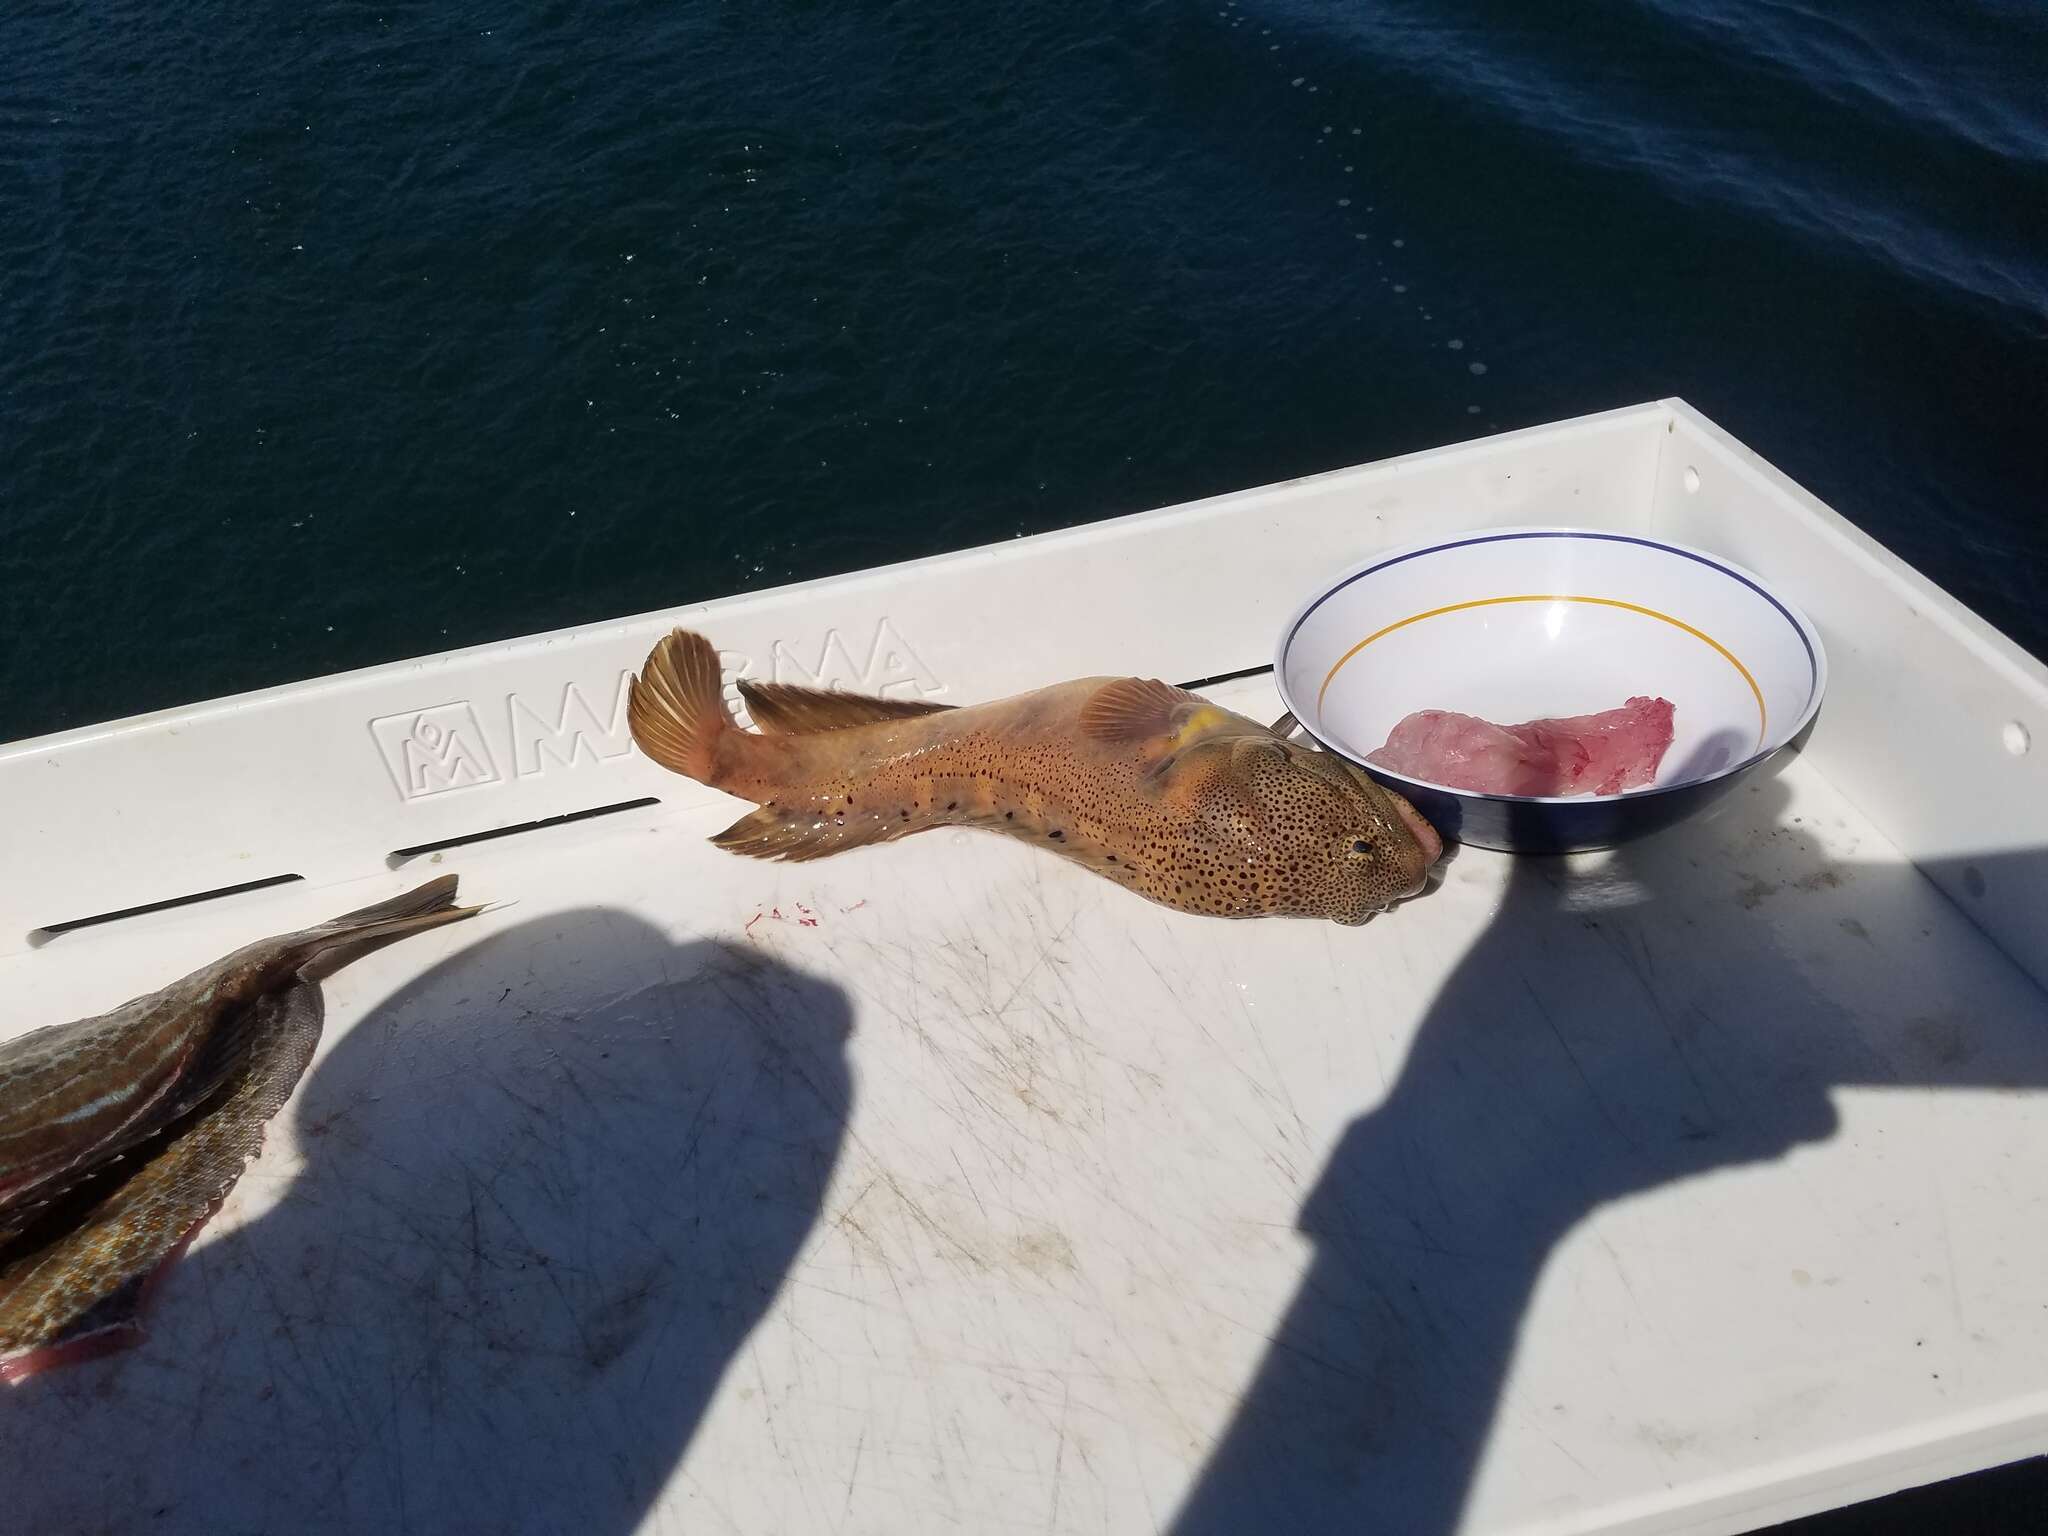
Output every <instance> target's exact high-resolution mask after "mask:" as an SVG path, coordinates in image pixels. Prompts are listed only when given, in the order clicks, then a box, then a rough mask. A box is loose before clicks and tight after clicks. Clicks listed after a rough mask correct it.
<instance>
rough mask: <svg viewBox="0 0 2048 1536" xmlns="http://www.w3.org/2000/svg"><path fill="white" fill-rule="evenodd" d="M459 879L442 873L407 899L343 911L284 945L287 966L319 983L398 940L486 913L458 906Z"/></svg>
mask: <svg viewBox="0 0 2048 1536" xmlns="http://www.w3.org/2000/svg"><path fill="white" fill-rule="evenodd" d="M456 878H457V877H456V876H454V875H442V876H441V877H440V878H439V879H435V880H429V881H428V882H427V883H426V884H425V885H419V886H414V887H413V888H412V889H411V890H409V891H407V892H406V893H405V894H404V895H402V896H394V897H392V898H391V899H390V900H389V901H380V902H378V903H376V904H375V905H374V906H368V907H363V908H360V909H359V910H357V911H354V912H344V913H343V914H342V915H341V916H340V917H337V918H332V919H330V920H329V921H327V922H324V923H322V924H320V925H319V926H318V927H316V928H308V929H306V930H305V932H303V933H297V934H294V935H292V936H291V937H290V938H288V939H286V940H284V941H283V945H282V948H283V956H282V958H283V960H284V963H285V964H286V966H287V967H288V968H289V969H291V970H303V971H304V974H305V975H306V976H307V978H308V979H309V980H318V979H319V978H320V977H323V976H331V975H333V974H334V972H336V971H338V970H340V969H341V968H342V967H343V966H345V965H347V964H349V962H351V961H353V960H359V959H361V958H362V957H363V956H364V955H366V954H368V953H369V952H370V951H371V950H373V949H380V948H382V947H383V946H384V945H386V944H389V943H390V942H392V941H393V940H394V939H402V938H405V937H406V936H407V935H409V934H415V933H424V932H426V931H427V929H429V928H439V927H441V926H442V925H443V924H444V923H459V922H461V921H462V920H463V919H464V918H465V917H474V916H476V914H477V913H479V912H481V911H483V910H484V909H483V908H482V907H481V906H475V907H458V906H456V905H455V882H456Z"/></svg>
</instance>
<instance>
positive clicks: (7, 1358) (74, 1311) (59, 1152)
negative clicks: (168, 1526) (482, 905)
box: [0, 875, 480, 1382]
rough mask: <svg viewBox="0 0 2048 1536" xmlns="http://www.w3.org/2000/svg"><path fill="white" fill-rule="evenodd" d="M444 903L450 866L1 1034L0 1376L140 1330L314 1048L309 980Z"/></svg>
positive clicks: (431, 921) (315, 986) (448, 897)
mask: <svg viewBox="0 0 2048 1536" xmlns="http://www.w3.org/2000/svg"><path fill="white" fill-rule="evenodd" d="M454 901H455V876H453V875H444V876H442V877H441V878H440V879H438V880H434V881H431V882H429V883H428V884H426V885H423V886H420V887H419V888H418V889H416V890H413V891H411V892H408V893H407V894H406V895H403V896H399V897H397V898H395V899H394V900H391V901H387V902H383V903H381V904H379V905H377V906H373V907H365V908H363V909H362V910H361V911H359V912H350V913H348V914H347V915H345V916H342V917H337V918H335V919H334V920H333V921H331V922H327V923H322V924H320V925H319V926H318V927H315V928H308V929H305V930H303V931H301V932H298V933H293V934H286V935H283V936H281V937H277V938H270V939H262V940H259V941H258V942H256V943H254V944H250V945H247V946H245V947H244V948H242V949H238V950H236V951H235V952H234V953H233V954H231V955H229V956H228V957H227V958H226V959H224V960H220V961H217V962H215V963H214V964H212V965H209V966H207V967H205V968H204V969H203V970H198V971H194V972H193V973H192V974H191V975H189V976H187V977H185V978H184V979H183V980H181V981H176V982H173V983H172V984H171V985H170V986H167V987H165V988H163V989H162V990H161V991H158V992H152V993H150V994H149V995H148V996H146V997H138V998H136V999H134V1000H133V1001H132V1002H128V1003H124V1004H123V1005H122V1006H121V1007H119V1008H116V1009H115V1010H114V1011H113V1012H111V1013H106V1014H101V1015H100V1016H99V1017H97V1018H91V1019H81V1020H79V1021H77V1022H76V1023H72V1024H56V1025H51V1026H49V1027H47V1028H44V1029H38V1030H32V1031H30V1032H29V1033H28V1034H25V1035H22V1036H19V1037H18V1038H16V1039H13V1040H8V1041H5V1042H0V1381H10V1382H11V1381H17V1380H20V1379H22V1378H24V1377H27V1376H29V1375H32V1374H34V1373H35V1372H37V1371H39V1370H43V1369H46V1368H48V1367H50V1366H53V1365H61V1364H65V1363H68V1362H69V1361H72V1360H75V1359H80V1358H84V1357H86V1356H88V1355H91V1354H97V1353H100V1352H102V1351H103V1350H105V1349H107V1348H117V1347H120V1346H121V1345H122V1344H132V1343H134V1342H136V1341H137V1340H138V1339H139V1338H140V1336H141V1328H140V1324H139V1323H138V1321H137V1316H138V1313H139V1311H140V1307H141V1304H142V1302H143V1300H144V1299H145V1295H146V1292H147V1290H148V1287H149V1285H150V1283H151V1282H152V1281H153V1280H154V1278H155V1277H156V1276H157V1275H158V1274H159V1273H160V1272H161V1271H162V1270H163V1269H165V1268H167V1267H168V1265H169V1263H170V1262H171V1261H172V1260H173V1259H175V1258H176V1256H177V1254H178V1253H179V1251H180V1250H181V1249H182V1248H183V1246H184V1244H185V1243H186V1242H187V1241H188V1240H189V1239H190V1238H191V1237H192V1235H193V1234H194V1233H195V1232H196V1231H197V1230H198V1228H199V1226H200V1224H201V1223H203V1222H204V1221H205V1220H206V1218H207V1217H208V1216H209V1215H211V1214H212V1213H213V1211H214V1210H215V1208H217V1207H218V1206H219V1204H220V1202H221V1200H222V1199H224V1198H225V1197H226V1195H227V1193H228V1191H229V1190H230V1189H231V1188H233V1187H234V1183H235V1181H236V1180H237V1179H238V1178H240V1177H241V1174H242V1170H243V1167H244V1166H245V1165H246V1164H247V1162H248V1160H249V1159H250V1158H252V1157H254V1156H255V1155H256V1153H257V1151H258V1150H259V1148H260V1147H261V1146H262V1141H263V1127H264V1124H265V1122H267V1121H268V1120H269V1119H270V1118H271V1116H273V1115H274V1114H276V1113H277V1111H278V1110H279V1109H281V1108H282V1107H283V1106H284V1103H285V1100H286V1099H288V1098H289V1097H290V1096H291V1093H292V1090H293V1088H294V1087H296V1086H297V1084H298V1081H299V1077H300V1075H301V1074H302V1073H304V1072H305V1070H306V1066H307V1064H308V1063H309V1062H310V1061H311V1060H312V1059H313V1049H314V1047H315V1046H316V1045H317V1044H318V1043H319V1040H320V1028H321V1022H322V1017H323V1003H322V997H321V992H320V978H321V977H322V976H325V975H327V974H330V973H331V972H332V971H333V970H335V969H336V968H337V967H339V966H341V965H345V964H347V963H348V962H349V961H350V960H352V959H355V958H357V957H359V956H360V955H362V954H364V953H366V952H367V951H368V950H370V949H373V948H376V947H378V946H380V945H382V944H385V943H388V942H390V941H392V940H394V939H397V938H402V937H404V936H405V935H407V934H412V933H419V932H422V931H424V930H425V929H428V928H436V927H439V926H440V925H441V924H443V923H452V922H456V921H458V920H460V919H462V918H465V917H468V916H470V915H472V914H473V913H475V912H477V911H479V910H480V909H479V908H476V907H458V906H455V905H454Z"/></svg>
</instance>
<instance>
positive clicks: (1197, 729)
mask: <svg viewBox="0 0 2048 1536" xmlns="http://www.w3.org/2000/svg"><path fill="white" fill-rule="evenodd" d="M1229 723H1230V715H1229V713H1228V712H1227V711H1224V710H1221V709H1218V708H1217V707H1216V706H1215V705H1214V704H1205V705H1203V706H1202V707H1201V708H1200V709H1198V710H1196V711H1195V712H1194V713H1193V714H1191V715H1189V716H1188V719H1187V724H1185V725H1183V726H1182V727H1181V728H1180V729H1179V730H1178V731H1176V732H1175V733H1174V737H1173V745H1174V747H1175V749H1176V750H1178V749H1179V748H1182V747H1185V746H1187V745H1188V743H1190V742H1192V741H1195V740H1196V739H1198V738H1199V737H1202V736H1205V735H1207V734H1208V733H1209V732H1210V731H1213V730H1215V729H1216V728H1217V727H1218V726H1221V725H1228V724H1229Z"/></svg>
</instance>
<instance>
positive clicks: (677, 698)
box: [626, 629, 736, 784]
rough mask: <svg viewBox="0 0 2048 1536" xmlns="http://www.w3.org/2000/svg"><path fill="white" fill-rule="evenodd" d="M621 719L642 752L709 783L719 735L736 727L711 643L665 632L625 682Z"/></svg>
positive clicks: (681, 631) (687, 634)
mask: <svg viewBox="0 0 2048 1536" xmlns="http://www.w3.org/2000/svg"><path fill="white" fill-rule="evenodd" d="M626 719H627V721H628V722H629V724H630V725H631V727H632V731H633V740H634V741H635V742H637V743H639V746H640V750H641V751H642V752H645V753H646V754H647V755H648V756H649V757H651V758H652V759H654V761H655V762H657V763H659V764H661V766H662V767H664V768H666V769H668V770H669V772H671V773H680V774H682V775H683V776H684V777H685V778H690V779H695V780H696V781H697V782H698V783H700V784H710V783H711V782H712V774H713V772H714V763H715V761H716V753H717V747H718V741H719V738H720V737H721V736H724V735H725V734H726V733H727V732H728V731H732V730H734V729H736V727H735V726H734V724H733V719H732V716H731V714H730V713H729V712H728V711H727V709H726V707H725V690H724V684H723V682H722V680H721V678H720V674H719V667H718V652H717V651H716V650H714V649H713V648H712V645H711V642H710V641H709V640H706V639H705V638H704V637H703V636H702V635H697V634H692V633H691V632H690V631H688V630H686V629H677V630H671V631H670V632H669V633H668V634H667V635H664V636H663V637H662V639H661V641H660V642H659V643H658V644H657V645H656V646H655V647H654V649H653V650H652V651H651V652H649V653H648V656H647V664H646V665H645V666H644V667H642V668H641V670H640V675H639V676H638V677H635V678H634V679H632V681H631V682H630V683H629V684H628V691H627V696H626Z"/></svg>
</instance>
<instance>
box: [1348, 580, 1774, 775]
mask: <svg viewBox="0 0 2048 1536" xmlns="http://www.w3.org/2000/svg"><path fill="white" fill-rule="evenodd" d="M1501 603H1593V604H1596V605H1597V606H1599V607H1602V608H1621V609H1625V610H1627V611H1628V612H1630V613H1640V614H1641V615H1643V617H1645V618H1649V619H1662V620H1663V621H1664V622H1665V623H1666V624H1669V625H1671V626H1672V628H1674V629H1682V630H1684V631H1685V632H1686V633H1687V634H1688V635H1691V636H1692V637H1693V638H1694V639H1695V640H1703V641H1705V642H1706V643H1707V644H1708V645H1710V646H1712V647H1713V648H1714V649H1715V650H1717V651H1719V652H1720V653H1721V656H1722V659H1723V660H1725V661H1726V662H1727V663H1728V665H1729V666H1731V667H1733V668H1734V669H1735V670H1736V671H1737V672H1739V673H1741V674H1742V680H1743V681H1744V682H1745V683H1747V684H1749V691H1750V695H1751V696H1752V697H1753V698H1754V699H1755V700H1756V744H1757V749H1758V750H1759V751H1761V750H1762V749H1763V744H1764V735H1765V732H1766V730H1767V728H1768V722H1769V719H1770V716H1769V714H1768V713H1767V712H1766V710H1765V709H1764V691H1763V689H1761V688H1759V687H1758V686H1757V682H1756V679H1755V678H1754V677H1753V676H1751V675H1750V671H1749V668H1747V667H1745V666H1744V665H1743V664H1742V662H1741V661H1740V660H1739V659H1737V657H1736V655H1735V653H1734V652H1733V651H1731V650H1729V649H1728V647H1727V646H1725V645H1723V644H1722V643H1721V642H1720V641H1718V640H1716V639H1715V638H1714V637H1713V636H1712V635H1710V634H1708V633H1707V632H1706V631H1705V630H1702V629H1695V628H1693V626H1692V625H1690V624H1688V623H1686V622H1685V620H1683V619H1675V618H1673V617H1672V616H1671V615H1670V614H1668V613H1660V612H1658V611H1657V610H1656V609H1655V608H1645V607H1644V606H1643V605H1642V604H1641V603H1625V602H1623V601H1621V599H1620V598H1616V597H1575V596H1568V595H1565V594H1563V593H1544V592H1527V593H1520V594H1517V595H1516V596H1513V597H1476V598H1473V599H1472V600H1471V601H1470V602H1464V603H1446V604H1445V605H1444V606H1443V607H1441V608H1431V609H1428V610H1427V611H1425V612H1422V613H1411V614H1409V615H1408V617H1407V618H1405V619H1396V620H1395V621H1394V622H1393V623H1391V624H1389V625H1387V626H1386V627H1385V628H1383V629H1376V630H1374V631H1373V632H1372V633H1371V634H1369V635H1367V636H1366V637H1365V638H1364V639H1363V640H1361V641H1359V642H1358V644H1356V645H1354V646H1352V647H1351V649H1350V650H1348V651H1346V652H1345V653H1344V654H1343V655H1342V656H1339V657H1338V658H1337V664H1336V666H1334V667H1332V668H1330V670H1329V671H1328V672H1327V673H1325V674H1324V676H1323V686H1322V687H1321V688H1319V689H1317V690H1316V708H1317V709H1318V710H1320V709H1321V708H1322V707H1323V695H1324V694H1326V693H1328V692H1329V691H1330V684H1331V683H1333V682H1335V681H1336V680H1337V674H1338V672H1340V671H1342V670H1343V667H1344V664H1345V663H1346V662H1347V661H1349V660H1350V659H1351V658H1352V657H1354V656H1356V655H1357V654H1358V653H1359V652H1360V651H1362V650H1364V649H1365V648H1366V647H1367V646H1368V645H1371V644H1372V643H1373V641H1375V640H1380V639H1384V638H1385V637H1386V636H1388V635H1391V634H1392V633H1393V632H1394V631H1395V630H1397V629H1406V628H1407V627H1408V626H1409V625H1410V624H1420V623H1421V622H1422V621H1423V620H1424V619H1434V618H1439V617H1441V616H1442V615H1444V614H1446V613H1461V612H1463V611H1464V610H1465V609H1467V608H1492V607H1495V606H1497V605H1498V604H1501Z"/></svg>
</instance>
